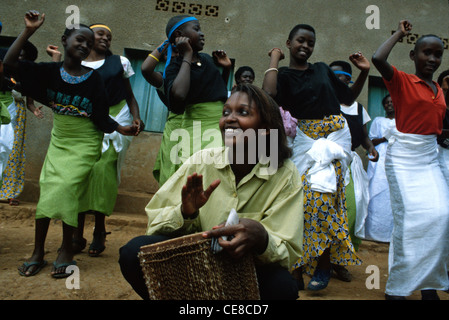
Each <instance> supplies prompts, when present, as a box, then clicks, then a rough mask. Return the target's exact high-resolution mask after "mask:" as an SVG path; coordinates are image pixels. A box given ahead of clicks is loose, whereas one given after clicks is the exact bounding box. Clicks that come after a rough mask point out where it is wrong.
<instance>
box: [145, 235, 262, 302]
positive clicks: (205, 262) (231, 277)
mask: <svg viewBox="0 0 449 320" xmlns="http://www.w3.org/2000/svg"><path fill="white" fill-rule="evenodd" d="M140 250H141V251H140V253H139V259H140V263H141V266H142V270H143V274H144V277H145V282H146V285H147V287H148V292H149V295H150V299H153V300H259V299H260V296H259V287H258V283H257V276H256V269H255V267H254V259H253V257H252V256H248V257H246V258H244V259H239V260H235V259H233V258H232V257H230V256H229V255H228V254H227V253H226V252H225V250H223V251H222V252H220V253H217V254H213V253H212V251H211V240H210V239H204V238H203V237H202V235H201V233H197V234H193V235H188V236H184V237H179V238H175V239H171V240H168V241H163V242H160V243H155V244H151V245H147V246H143V247H141V248H140Z"/></svg>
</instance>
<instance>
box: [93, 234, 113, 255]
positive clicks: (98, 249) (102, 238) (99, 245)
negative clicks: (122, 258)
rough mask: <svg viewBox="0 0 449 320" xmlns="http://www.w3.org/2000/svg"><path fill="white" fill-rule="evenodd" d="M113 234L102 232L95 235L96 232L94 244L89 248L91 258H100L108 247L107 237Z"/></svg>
mask: <svg viewBox="0 0 449 320" xmlns="http://www.w3.org/2000/svg"><path fill="white" fill-rule="evenodd" d="M108 234H111V233H110V232H100V233H95V232H94V238H93V240H92V243H91V244H90V246H89V256H90V257H98V256H99V255H100V254H101V253H102V252H103V251H104V249H106V246H105V245H104V243H105V242H106V235H108Z"/></svg>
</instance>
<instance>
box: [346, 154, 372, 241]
mask: <svg viewBox="0 0 449 320" xmlns="http://www.w3.org/2000/svg"><path fill="white" fill-rule="evenodd" d="M351 155H352V162H351V174H352V181H353V183H354V196H355V206H356V216H355V227H354V234H355V235H356V236H357V237H359V238H363V237H360V236H359V235H364V234H365V220H366V217H367V216H368V203H369V179H368V175H367V173H366V171H365V169H364V168H363V162H362V159H360V156H359V155H358V154H357V152H355V151H352V152H351ZM348 172H349V170H348Z"/></svg>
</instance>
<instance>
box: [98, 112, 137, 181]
mask: <svg viewBox="0 0 449 320" xmlns="http://www.w3.org/2000/svg"><path fill="white" fill-rule="evenodd" d="M109 116H110V117H111V118H112V119H114V120H115V121H116V122H118V123H119V124H120V125H121V126H128V125H131V124H132V121H133V117H132V115H131V112H130V111H129V107H128V104H125V105H124V106H123V108H122V110H120V112H119V113H118V115H117V116H115V117H113V116H111V115H109ZM132 140H133V137H132V136H124V135H122V134H120V133H118V132H117V131H114V132H112V133H105V134H104V138H103V147H102V150H101V152H106V151H107V150H108V149H109V146H110V144H111V143H112V145H113V146H114V149H115V152H117V153H118V158H117V183H118V184H120V172H121V168H122V166H123V163H124V161H125V156H126V151H127V150H128V147H129V145H130V144H131V141H132Z"/></svg>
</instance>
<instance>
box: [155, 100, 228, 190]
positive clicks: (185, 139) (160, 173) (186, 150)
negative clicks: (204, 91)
mask: <svg viewBox="0 0 449 320" xmlns="http://www.w3.org/2000/svg"><path fill="white" fill-rule="evenodd" d="M222 113H223V102H221V101H218V102H206V103H199V104H195V105H189V106H187V108H186V110H185V112H184V114H182V115H176V114H173V113H170V114H169V117H168V120H167V122H166V124H165V128H164V134H163V136H162V142H161V147H160V149H159V153H158V156H157V159H156V164H155V166H154V168H153V176H154V178H155V179H156V180H157V181H158V182H159V186H162V185H163V184H164V183H165V182H166V181H167V180H168V179H169V178H170V177H171V176H172V175H173V174H174V173H175V172H176V170H177V169H178V168H179V167H180V166H181V165H182V164H183V163H184V162H185V161H186V160H187V159H188V158H189V157H190V156H191V155H192V154H194V153H195V152H197V151H200V150H203V149H205V148H216V147H221V146H223V139H222V137H221V132H220V127H219V121H220V118H221V115H222Z"/></svg>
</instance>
